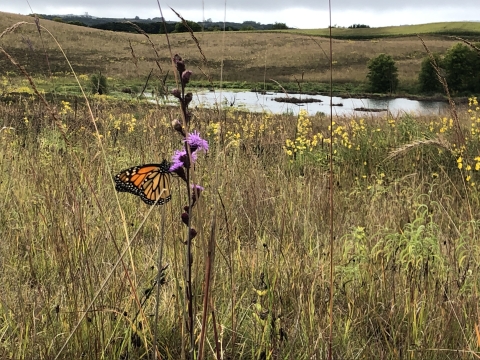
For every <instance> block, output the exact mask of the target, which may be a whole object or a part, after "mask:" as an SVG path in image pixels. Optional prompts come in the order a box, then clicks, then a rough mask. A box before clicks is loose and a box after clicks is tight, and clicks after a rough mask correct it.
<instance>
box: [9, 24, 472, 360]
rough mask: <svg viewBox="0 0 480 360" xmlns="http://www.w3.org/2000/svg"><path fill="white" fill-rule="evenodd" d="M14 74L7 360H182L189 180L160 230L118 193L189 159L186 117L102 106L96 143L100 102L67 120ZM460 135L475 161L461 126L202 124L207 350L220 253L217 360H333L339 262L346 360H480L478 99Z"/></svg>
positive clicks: (339, 337) (305, 119)
mask: <svg viewBox="0 0 480 360" xmlns="http://www.w3.org/2000/svg"><path fill="white" fill-rule="evenodd" d="M58 25H59V26H60V25H61V26H64V25H62V24H58ZM65 26H66V25H65ZM58 33H59V34H61V33H62V32H61V31H58ZM113 35H114V36H117V34H113ZM113 35H112V36H113ZM127 35H128V36H132V35H130V34H125V36H127ZM274 35H275V36H277V35H276V34H274ZM122 36H123V35H122ZM272 36H273V35H272ZM112 39H113V38H112ZM125 39H127V38H125ZM178 39H179V38H177V40H178ZM158 40H159V39H158ZM112 41H113V40H112ZM229 41H232V40H229ZM382 41H383V40H382ZM132 43H133V42H132ZM385 43H388V41H386V40H385ZM4 45H5V44H4ZM337 45H338V46H340V45H341V43H340V42H339V43H338V44H337ZM5 46H6V45H5ZM69 46H71V44H70V45H69ZM105 46H107V45H106V44H105ZM252 46H253V45H252ZM392 46H393V45H392ZM202 48H203V47H202ZM11 49H12V48H9V50H11ZM207 49H208V45H207V47H206V48H203V51H204V52H205V53H206V54H207ZM50 51H51V50H48V51H47V52H50ZM52 51H53V50H52ZM112 51H113V48H112ZM126 51H127V50H126ZM128 51H130V49H128ZM17 55H18V53H17ZM138 55H139V54H137V57H138ZM207 57H208V55H207ZM138 58H139V57H138ZM80 60H81V59H80V58H77V60H76V61H79V62H78V63H80ZM304 60H305V59H303V61H304ZM198 61H199V63H200V60H198ZM304 63H305V61H304ZM27 64H30V63H27ZM125 66H126V65H125ZM129 67H130V68H132V66H131V65H130V64H129ZM104 70H106V69H102V73H104V74H108V71H104ZM62 71H65V70H62ZM135 71H137V70H135ZM138 71H141V70H138ZM6 75H7V76H5V79H3V80H2V81H4V82H5V81H6V83H4V82H2V101H1V102H0V159H1V160H0V170H1V173H2V177H1V178H0V193H1V194H2V195H3V196H2V198H0V201H1V202H2V204H1V205H2V206H1V207H0V238H1V239H3V244H2V245H3V246H1V247H0V262H1V264H0V265H1V266H0V268H1V269H2V275H1V278H0V284H2V291H0V319H1V321H0V340H1V341H0V357H2V358H15V359H32V358H35V359H56V358H86V359H98V358H107V359H126V358H147V357H149V358H152V357H153V354H151V349H152V348H153V346H152V343H153V341H154V335H153V334H155V333H156V334H158V336H157V338H156V339H157V340H156V346H157V347H158V349H159V355H160V357H161V358H165V359H179V358H185V357H186V351H187V349H186V348H185V346H184V345H185V343H186V340H185V339H186V337H187V330H186V329H185V319H184V315H183V314H184V309H185V291H184V289H183V287H184V283H183V281H182V279H183V278H184V267H183V262H184V256H183V255H184V254H183V253H184V247H185V245H184V242H183V240H184V236H183V235H184V234H183V231H182V229H183V224H182V223H181V222H180V221H179V219H178V213H179V211H181V209H182V207H183V204H184V203H185V199H184V198H183V196H182V195H181V191H180V189H179V187H180V186H179V184H178V182H177V181H176V179H174V180H175V182H174V186H173V199H172V201H170V202H169V203H168V204H166V205H164V206H161V207H156V208H155V209H153V211H152V212H151V213H149V210H150V208H149V207H148V206H147V205H145V204H144V203H143V202H141V200H140V199H138V198H137V197H135V196H132V195H130V194H125V193H121V194H117V193H116V192H115V190H114V186H113V185H114V184H113V181H112V175H113V174H114V173H116V172H118V171H119V170H120V169H124V168H127V167H130V166H132V165H135V164H142V163H151V162H157V163H159V162H161V160H162V159H163V158H167V159H168V158H169V157H170V156H171V154H172V152H173V150H174V149H177V148H178V147H179V145H181V141H180V140H179V139H178V138H177V137H176V136H174V131H173V130H172V128H171V123H172V120H173V119H176V118H179V117H180V110H179V109H178V107H172V106H160V105H154V104H151V103H147V102H143V101H139V100H138V99H135V100H128V99H125V100H123V101H115V100H110V99H109V98H108V97H106V96H103V95H102V96H90V97H88V100H89V103H90V108H91V109H92V113H93V118H94V119H95V121H96V124H97V126H98V132H97V131H96V130H95V127H94V126H93V124H92V118H91V116H90V112H89V110H88V108H87V107H86V105H85V101H84V100H79V99H78V98H76V97H72V98H64V99H63V100H60V99H55V100H54V101H51V102H50V103H49V106H50V107H51V109H53V112H54V114H55V117H56V119H57V120H53V119H52V116H51V114H49V111H48V110H47V108H46V105H45V103H43V102H41V101H40V100H39V99H37V98H35V97H33V95H29V94H28V91H22V93H24V94H23V95H18V94H15V93H19V92H20V91H13V89H14V88H13V87H12V86H13V85H12V84H11V83H10V82H9V78H8V75H9V74H6ZM82 75H83V74H82ZM110 75H111V74H110ZM47 79H48V81H52V79H51V78H50V77H47V76H46V77H45V81H47ZM54 80H56V79H54ZM81 81H83V80H82V79H81ZM20 83H21V82H20ZM21 84H22V86H25V87H26V86H27V84H26V83H21ZM14 85H15V84H14ZM15 86H17V85H15ZM458 121H459V124H460V126H461V127H462V131H463V134H464V136H465V139H464V141H461V142H459V137H458V132H457V129H456V127H455V126H456V124H454V121H453V120H452V119H450V118H449V117H448V115H444V116H443V115H442V116H432V117H421V116H416V115H408V114H405V115H403V116H398V117H393V116H391V115H387V116H385V117H380V116H378V117H375V116H374V117H370V118H358V117H355V116H351V117H338V118H335V122H334V124H333V127H332V128H329V126H330V121H329V119H327V118H326V117H325V116H322V115H315V116H311V115H309V114H306V113H303V112H302V113H300V114H299V116H298V117H294V116H290V115H285V114H283V115H271V114H265V113H249V112H243V111H239V110H237V109H234V108H228V109H226V110H225V109H223V110H209V109H202V108H198V109H195V110H194V111H193V120H192V126H193V127H194V128H195V129H197V130H198V131H200V133H201V134H202V136H204V137H206V138H207V139H208V140H209V143H210V150H209V152H208V154H207V156H206V157H202V158H200V159H199V160H198V168H196V169H195V178H196V181H197V182H199V183H201V184H202V185H203V186H205V188H206V190H205V191H204V192H203V193H202V196H201V198H200V201H199V202H198V203H197V205H196V209H195V210H196V211H195V213H194V214H195V215H194V219H193V220H194V222H195V227H196V229H197V230H198V236H197V237H196V238H195V240H194V246H193V249H192V250H193V255H192V260H193V269H192V270H193V271H192V274H193V277H192V288H193V294H192V295H193V296H192V298H193V303H194V314H195V328H194V333H195V335H196V336H197V335H198V334H199V333H200V327H201V319H202V316H203V315H204V314H202V311H203V310H202V309H203V308H202V300H203V299H202V297H203V294H204V293H203V289H204V269H205V268H206V262H207V259H208V256H209V254H208V247H207V243H208V241H209V239H211V238H214V239H215V242H216V247H215V249H216V259H215V262H214V268H213V277H212V284H211V285H210V292H211V299H210V303H211V306H210V309H211V311H212V313H211V314H210V315H211V316H208V314H207V317H208V319H209V322H208V324H207V329H208V330H207V334H206V335H207V340H206V358H211V359H214V358H215V352H216V349H215V341H217V340H218V347H219V350H218V349H217V350H218V351H220V352H221V354H222V358H224V359H227V358H231V359H323V358H326V357H327V355H326V354H327V348H328V335H329V332H330V329H329V326H330V325H329V294H330V281H329V266H330V263H329V259H330V255H331V258H332V259H333V263H334V270H335V271H334V281H333V294H334V297H333V319H334V320H333V329H332V333H333V338H332V343H333V351H334V354H333V356H334V358H355V359H372V358H375V359H376V358H379V359H399V358H400V359H403V358H410V359H449V358H465V359H470V358H476V357H478V356H479V353H478V347H479V343H480V336H479V326H480V324H479V315H480V314H479V311H478V285H479V279H478V276H477V274H478V271H479V265H480V249H479V246H478V245H477V244H478V235H477V231H478V229H479V225H480V222H479V219H478V216H477V214H478V213H479V210H480V196H479V191H480V147H479V144H480V108H479V106H478V102H477V100H476V98H471V99H470V100H469V104H468V108H467V109H464V110H463V111H460V112H459V119H458ZM330 132H331V133H332V137H331V138H330V136H329V135H330ZM329 142H332V145H333V156H334V157H333V165H334V176H335V181H334V189H335V191H334V199H333V200H334V221H333V232H334V235H335V241H334V248H333V249H334V252H333V254H330V253H329V246H328V243H329V212H330V209H329V204H328V194H329V188H328V186H329V181H328V164H329V160H330V159H329V151H328V147H329ZM102 148H103V150H102ZM117 199H118V201H117ZM147 215H148V216H147ZM214 218H215V219H216V223H217V224H216V227H213V226H212V219H214ZM212 229H215V231H214V232H213V233H212ZM162 234H164V236H162ZM160 242H162V243H163V261H162V263H161V264H158V254H157V253H158V247H159V243H160ZM124 254H125V256H123V255H124ZM159 267H161V268H163V269H164V270H163V271H162V274H163V277H162V279H160V280H161V281H160V282H159V283H158V286H160V292H159V296H156V295H154V294H155V293H156V292H155V291H153V289H154V287H155V286H156V285H157V284H156V283H155V279H157V272H158V269H159ZM157 304H158V306H159V310H160V315H161V316H160V318H159V321H155V317H154V314H155V308H156V306H157ZM213 315H214V317H213ZM213 319H215V320H213ZM213 321H215V324H213ZM214 328H216V329H217V330H218V333H217V334H215V333H214V330H213V329H214Z"/></svg>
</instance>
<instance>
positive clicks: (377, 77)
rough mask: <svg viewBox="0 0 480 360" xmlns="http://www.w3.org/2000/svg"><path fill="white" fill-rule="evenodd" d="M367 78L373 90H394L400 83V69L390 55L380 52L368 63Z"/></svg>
mask: <svg viewBox="0 0 480 360" xmlns="http://www.w3.org/2000/svg"><path fill="white" fill-rule="evenodd" d="M368 70H369V71H368V74H367V78H368V80H369V83H370V89H371V90H372V91H373V92H394V91H395V89H396V88H397V85H398V69H397V66H396V65H395V61H394V60H393V58H392V57H391V56H390V55H387V54H380V55H378V56H377V57H376V58H373V59H372V60H370V61H369V63H368Z"/></svg>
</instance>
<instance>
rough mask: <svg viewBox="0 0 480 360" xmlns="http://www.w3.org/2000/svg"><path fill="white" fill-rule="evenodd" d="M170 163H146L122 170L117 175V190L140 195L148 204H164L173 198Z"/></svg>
mask: <svg viewBox="0 0 480 360" xmlns="http://www.w3.org/2000/svg"><path fill="white" fill-rule="evenodd" d="M169 168H170V164H169V163H168V162H167V161H166V160H163V162H162V163H161V164H145V165H139V166H134V167H131V168H129V169H125V170H122V171H120V172H119V173H118V174H117V175H115V190H117V191H124V192H129V193H131V194H134V195H137V196H140V198H141V199H142V200H143V201H144V202H145V203H147V204H148V205H163V204H166V203H167V202H169V201H170V199H171V198H172V195H171V192H170V180H171V175H170V171H169Z"/></svg>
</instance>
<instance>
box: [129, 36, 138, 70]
mask: <svg viewBox="0 0 480 360" xmlns="http://www.w3.org/2000/svg"><path fill="white" fill-rule="evenodd" d="M128 46H130V52H131V53H132V58H133V64H134V65H135V67H136V68H137V69H138V59H137V57H136V56H135V52H134V51H133V46H132V42H131V41H130V40H128Z"/></svg>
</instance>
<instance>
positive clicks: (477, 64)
mask: <svg viewBox="0 0 480 360" xmlns="http://www.w3.org/2000/svg"><path fill="white" fill-rule="evenodd" d="M444 66H445V70H446V72H447V82H448V86H449V88H450V89H451V90H452V91H454V92H478V91H480V71H479V70H480V56H479V54H478V53H477V52H476V51H475V50H473V49H471V48H470V47H469V46H467V45H464V44H461V43H458V44H456V45H454V46H453V47H451V48H450V49H449V50H448V51H447V53H446V54H445V58H444Z"/></svg>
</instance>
